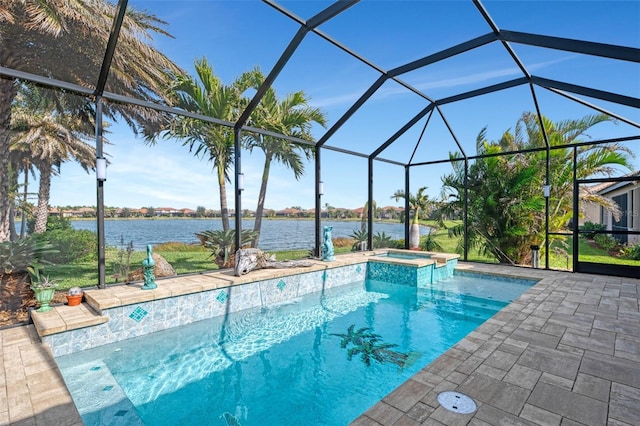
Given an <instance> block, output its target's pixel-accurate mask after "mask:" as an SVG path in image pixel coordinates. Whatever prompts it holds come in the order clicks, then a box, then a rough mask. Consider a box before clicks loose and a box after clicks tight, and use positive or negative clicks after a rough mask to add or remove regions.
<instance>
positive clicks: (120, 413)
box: [114, 410, 128, 417]
mask: <svg viewBox="0 0 640 426" xmlns="http://www.w3.org/2000/svg"><path fill="white" fill-rule="evenodd" d="M127 413H128V411H127V410H119V411H118V412H117V413H115V414H114V416H116V417H122V416H124V415H126V414H127Z"/></svg>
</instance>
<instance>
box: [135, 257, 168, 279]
mask: <svg viewBox="0 0 640 426" xmlns="http://www.w3.org/2000/svg"><path fill="white" fill-rule="evenodd" d="M151 257H153V261H154V262H155V266H154V268H153V274H154V275H155V277H156V278H162V277H173V276H174V275H177V274H176V270H175V269H173V266H171V264H170V263H169V262H167V260H166V259H165V258H164V257H162V256H160V255H159V254H158V253H153V254H152V255H151ZM143 280H144V271H143V268H142V267H139V268H137V269H134V270H133V271H131V272H130V273H129V276H128V277H127V281H128V282H133V281H143Z"/></svg>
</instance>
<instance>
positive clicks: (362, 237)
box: [349, 229, 369, 251]
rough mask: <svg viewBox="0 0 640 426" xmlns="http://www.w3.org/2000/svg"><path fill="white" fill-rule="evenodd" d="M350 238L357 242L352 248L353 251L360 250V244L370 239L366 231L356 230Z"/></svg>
mask: <svg viewBox="0 0 640 426" xmlns="http://www.w3.org/2000/svg"><path fill="white" fill-rule="evenodd" d="M349 236H350V237H351V238H353V239H354V240H355V242H354V243H353V245H352V246H351V251H358V250H360V243H362V242H367V240H368V239H369V233H368V232H367V231H366V230H365V229H354V230H353V233H352V234H351V235H349Z"/></svg>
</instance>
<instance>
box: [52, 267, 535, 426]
mask: <svg viewBox="0 0 640 426" xmlns="http://www.w3.org/2000/svg"><path fill="white" fill-rule="evenodd" d="M532 284H533V282H532V281H511V280H510V281H505V280H496V279H490V278H483V277H481V276H454V277H453V278H450V279H446V280H443V281H441V282H439V283H436V284H433V285H432V286H430V287H429V288H420V289H417V288H415V287H408V286H401V285H394V284H390V283H384V282H379V281H371V280H367V281H365V282H358V283H352V284H348V285H345V286H341V287H338V288H334V289H331V290H330V291H326V292H324V293H322V294H320V293H316V294H311V295H308V296H305V297H303V298H300V299H297V300H295V301H293V302H291V303H287V304H284V305H280V306H276V307H272V308H268V309H255V310H249V311H243V312H239V313H236V314H231V315H229V316H227V317H224V318H215V319H211V320H206V321H201V322H198V323H194V324H191V325H187V326H183V327H179V328H175V329H172V330H167V331H163V332H159V333H154V334H151V335H148V336H145V337H141V338H136V339H131V340H127V341H123V342H119V343H117V344H111V345H107V346H102V347H98V348H94V349H91V350H87V351H83V352H79V353H75V354H72V355H67V356H63V357H59V358H57V361H58V365H59V367H60V370H61V372H62V375H63V377H64V379H65V381H66V383H67V387H68V388H69V390H70V392H71V394H72V396H73V399H74V402H75V404H76V406H77V407H78V410H79V411H80V414H81V416H82V419H83V422H84V423H85V424H86V425H99V424H109V425H117V424H123V425H134V424H144V425H177V424H190V425H225V424H226V425H234V426H235V425H242V426H249V425H345V424H348V423H349V422H350V421H352V420H354V419H355V418H356V417H358V416H359V415H360V414H362V413H363V412H364V411H366V410H367V409H368V408H369V407H371V406H372V405H374V404H375V403H376V402H378V401H379V400H380V399H382V398H383V397H384V396H385V395H387V394H388V393H389V392H391V391H392V390H393V389H395V388H396V387H398V386H399V385H400V384H401V383H403V382H404V381H406V380H407V379H408V378H410V377H411V376H412V375H414V374H415V373H417V372H418V371H419V370H420V369H422V368H423V367H424V366H426V365H427V364H428V363H430V362H431V361H433V360H434V359H435V358H436V357H438V356H439V355H440V354H441V353H443V352H444V351H446V350H447V349H448V348H449V347H451V346H452V345H454V344H455V343H456V342H458V341H459V340H460V339H462V338H463V337H464V336H466V335H467V334H468V333H469V332H471V331H472V330H473V329H475V328H476V327H477V326H478V325H479V324H481V323H482V322H484V321H485V320H486V319H488V318H489V317H491V316H492V315H493V314H494V313H495V312H497V311H498V310H500V309H501V308H502V307H504V306H506V305H507V304H508V303H509V301H511V300H512V299H514V298H516V297H518V296H519V295H520V294H521V293H523V292H524V291H526V290H527V289H528V288H529V287H530V286H531V285H532Z"/></svg>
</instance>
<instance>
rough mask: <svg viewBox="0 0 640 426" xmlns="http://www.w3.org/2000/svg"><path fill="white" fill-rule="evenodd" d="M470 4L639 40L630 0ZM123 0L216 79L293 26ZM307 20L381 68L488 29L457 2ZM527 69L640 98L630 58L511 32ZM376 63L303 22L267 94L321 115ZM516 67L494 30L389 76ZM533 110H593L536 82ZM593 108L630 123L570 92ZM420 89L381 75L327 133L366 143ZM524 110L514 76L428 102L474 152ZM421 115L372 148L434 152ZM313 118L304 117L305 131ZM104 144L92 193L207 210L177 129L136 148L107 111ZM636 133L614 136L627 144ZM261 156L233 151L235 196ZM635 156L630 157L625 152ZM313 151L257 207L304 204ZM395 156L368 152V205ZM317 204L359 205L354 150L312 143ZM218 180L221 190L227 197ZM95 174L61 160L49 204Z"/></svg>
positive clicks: (254, 16)
mask: <svg viewBox="0 0 640 426" xmlns="http://www.w3.org/2000/svg"><path fill="white" fill-rule="evenodd" d="M281 4H282V5H283V6H284V7H286V8H288V9H289V10H290V11H292V12H293V13H294V14H296V15H298V16H299V17H301V18H302V19H309V18H311V17H312V16H313V15H314V14H315V13H317V12H319V11H320V10H322V9H323V8H325V7H327V6H328V5H330V4H331V2H328V1H285V2H282V3H281ZM483 4H484V6H485V7H486V9H487V10H488V12H489V14H490V16H491V17H492V18H493V20H494V22H495V23H496V24H497V26H498V27H499V28H500V29H503V30H512V31H521V32H530V33H540V34H544V35H552V36H558V37H566V38H575V39H582V40H588V41H598V42H602V43H610V44H619V45H625V46H631V47H636V48H638V47H640V2H638V1H562V2H558V1H534V2H527V1H485V2H483ZM129 5H130V6H132V7H134V8H136V9H142V10H146V11H148V12H150V13H153V14H155V15H156V16H158V17H160V18H161V19H163V20H165V21H167V22H168V23H169V25H168V27H167V29H168V31H169V32H170V33H171V34H172V35H173V36H174V37H175V38H173V39H170V38H167V37H162V36H157V37H156V38H155V40H154V44H155V45H156V47H157V48H159V49H160V50H162V51H163V52H165V53H166V54H167V55H168V56H169V57H170V58H171V59H172V60H174V61H175V62H176V63H177V64H178V65H179V66H181V67H182V68H184V69H185V70H187V71H188V72H190V73H193V62H194V60H195V59H196V58H200V57H202V56H206V57H207V59H208V60H209V62H210V63H211V64H212V65H213V68H214V71H215V73H216V74H217V75H218V76H220V78H221V79H222V80H223V81H224V82H225V83H230V82H231V81H232V80H233V79H235V78H236V77H237V76H239V75H240V74H241V73H242V72H244V71H247V70H249V69H251V68H253V67H254V66H259V67H260V68H261V69H262V70H263V72H264V73H265V74H266V73H268V72H269V70H270V69H271V67H272V66H273V65H274V64H275V62H276V61H277V59H278V58H279V56H280V55H281V53H282V51H283V50H284V49H285V47H286V46H287V44H288V43H289V41H290V39H291V38H292V36H293V35H294V34H295V32H296V31H297V29H298V25H297V24H296V23H295V22H293V21H292V20H291V19H289V18H287V17H285V16H284V15H282V14H280V13H278V12H277V11H275V10H274V9H272V8H271V7H270V6H268V5H266V4H264V3H262V2H258V1H204V0H200V1H197V0H193V1H161V0H156V1H136V0H130V2H129ZM320 29H321V30H322V31H323V32H324V33H326V34H328V35H329V36H331V37H332V38H333V39H335V40H337V41H339V42H340V43H343V44H344V45H346V46H348V47H349V48H351V49H352V50H354V51H356V52H357V53H359V54H360V55H362V56H363V57H364V58H366V59H367V60H369V61H370V62H372V63H374V64H375V65H376V66H378V67H380V68H382V69H385V70H388V69H393V68H395V67H398V66H400V65H403V64H405V63H407V62H410V61H413V60H416V59H419V58H421V57H424V56H428V55H430V54H432V53H435V52H438V51H440V50H443V49H446V48H448V47H451V46H454V45H456V44H458V43H461V42H464V41H466V40H469V39H471V38H474V37H478V36H481V35H484V34H486V33H488V32H490V31H491V30H490V27H489V26H488V25H487V23H486V22H485V21H484V20H483V18H482V16H481V15H480V13H479V12H478V10H477V9H476V8H475V6H474V5H473V4H472V3H471V1H439V2H438V1H403V0H395V1H391V0H381V1H372V0H363V1H362V2H361V3H358V4H356V5H355V6H353V7H351V8H350V9H349V10H347V11H345V12H343V13H342V14H341V15H339V16H338V17H336V18H334V19H333V20H331V21H329V22H328V23H326V24H325V25H323V26H321V27H320ZM512 47H513V49H514V50H515V52H516V54H517V55H518V57H519V58H520V59H521V60H522V62H524V64H525V66H526V68H527V69H528V71H529V72H530V73H531V74H533V75H535V76H540V77H545V78H549V79H555V80H560V81H564V82H570V83H575V84H579V85H583V86H590V87H594V88H597V89H600V90H605V91H610V92H615V93H619V94H624V95H628V96H632V97H640V66H638V64H633V63H630V62H627V63H625V62H622V61H612V60H607V59H602V58H594V57H588V56H586V55H579V54H573V53H570V52H564V51H554V50H550V49H541V48H534V47H529V46H524V45H517V44H512ZM379 75H380V74H379V73H378V72H377V71H375V70H373V69H371V68H370V67H368V66H367V65H364V64H362V63H361V62H359V61H358V60H356V59H354V58H352V57H351V56H350V55H348V54H346V53H344V52H342V51H340V50H338V49H336V48H335V47H334V46H333V45H331V44H329V43H328V42H327V41H325V40H323V39H321V38H320V37H318V36H317V35H315V34H309V35H307V37H306V38H305V40H304V41H303V42H302V45H301V46H300V47H299V49H298V50H297V51H296V53H295V54H294V55H293V57H292V58H291V60H290V61H289V63H288V64H287V66H286V67H285V68H284V70H283V71H282V73H281V74H280V75H279V76H278V78H277V79H276V81H275V83H274V87H275V89H276V91H277V93H278V94H279V95H280V97H284V96H285V95H286V94H287V93H291V92H293V91H298V90H303V91H304V92H305V93H306V94H307V95H308V96H309V97H310V98H311V105H312V106H316V107H320V108H322V109H323V110H324V111H325V112H326V115H327V118H328V123H329V127H330V126H331V125H333V124H334V123H335V122H336V121H337V120H338V119H339V118H340V117H341V116H342V114H343V113H344V112H345V111H346V110H347V109H348V108H349V107H350V106H351V105H352V104H353V103H354V102H355V101H356V100H357V99H358V97H359V96H360V95H361V94H362V93H363V92H364V91H366V90H367V88H368V87H369V86H370V85H371V84H372V83H373V82H374V81H375V80H376V79H377V78H378V76H379ZM521 76H522V74H521V73H520V71H519V69H518V67H517V66H516V65H515V63H514V62H513V60H512V59H511V58H510V56H509V55H508V53H507V52H506V50H505V49H504V48H503V47H502V45H501V44H499V43H495V42H494V43H491V44H489V45H487V46H484V47H482V48H479V49H477V50H474V51H471V52H467V53H465V54H462V55H459V56H457V57H453V58H450V59H447V60H445V61H442V62H438V63H436V64H432V65H430V66H428V67H425V68H423V69H419V70H416V71H412V72H409V73H406V74H404V75H402V76H400V79H401V80H402V81H404V82H405V83H407V84H409V85H411V86H413V87H414V88H416V89H418V90H420V91H422V92H424V93H425V94H426V95H428V96H429V97H431V98H432V99H442V98H446V97H448V96H452V95H455V94H458V93H462V92H467V91H470V90H474V89H478V88H481V87H484V86H487V85H491V84H496V83H500V82H503V81H508V80H511V79H514V78H518V77H521ZM536 96H537V98H538V101H539V103H540V107H541V109H542V112H543V113H544V114H545V115H547V116H548V117H549V118H551V119H552V120H553V121H560V120H565V119H574V118H576V119H577V118H581V117H584V116H585V115H587V114H592V113H595V111H594V110H592V109H589V108H587V107H585V106H583V105H579V104H577V103H575V102H572V101H569V100H567V99H565V98H563V97H561V96H559V95H557V94H554V93H551V92H550V91H547V90H546V89H543V88H536ZM582 98H583V99H585V100H587V101H588V102H591V103H594V104H596V105H598V106H600V107H602V108H605V109H606V110H609V111H611V112H614V113H617V114H620V115H622V116H625V117H627V118H629V119H631V120H633V121H635V122H640V112H639V111H638V110H637V109H633V108H629V107H621V106H619V105H614V104H608V103H606V102H603V101H599V100H595V99H589V98H584V97H582ZM427 104H428V103H427V101H425V100H424V99H422V98H421V97H419V96H417V95H415V94H414V93H411V92H410V91H408V90H406V89H405V88H404V87H402V86H401V85H400V84H398V83H396V82H393V81H388V82H387V83H385V85H384V86H383V87H382V88H381V89H380V90H379V91H378V92H377V93H376V94H375V95H374V96H373V97H372V98H371V99H370V100H369V101H368V102H367V103H366V104H365V105H364V106H363V107H362V108H361V109H360V110H359V111H358V112H357V113H356V114H355V115H354V116H353V117H352V118H351V120H349V121H348V122H347V124H345V125H344V126H343V127H342V128H340V129H339V130H338V131H337V132H336V133H335V134H334V135H333V137H332V138H331V139H330V140H329V141H328V142H327V145H330V146H335V147H339V148H341V149H347V150H352V151H359V152H365V153H367V154H369V153H371V152H372V151H374V150H375V149H376V148H377V147H378V146H380V145H381V144H382V143H383V142H384V141H385V140H387V138H389V137H390V136H391V135H393V134H394V133H395V132H396V131H397V130H398V129H399V128H400V127H402V126H403V125H404V124H405V123H406V122H407V121H409V120H410V119H411V118H412V117H413V116H414V115H415V114H416V113H417V112H418V111H420V110H421V109H423V108H424V107H425V106H426V105H427ZM533 109H534V105H533V102H532V100H531V92H530V90H529V88H528V86H519V87H516V88H512V89H508V90H505V91H501V92H498V93H493V94H489V95H484V96H481V97H477V98H472V99H468V100H465V101H462V102H456V103H452V104H447V105H443V106H442V108H441V111H442V113H443V115H444V117H445V118H446V123H448V124H449V125H450V126H451V128H452V129H453V131H454V134H455V136H456V138H457V139H458V141H459V142H460V144H461V145H462V147H463V149H464V150H465V152H466V153H467V154H468V155H473V154H474V153H475V139H476V136H477V134H478V133H479V131H480V130H481V129H482V128H483V127H485V126H487V127H488V137H489V139H490V140H495V139H498V138H499V137H500V136H501V135H502V133H503V132H504V131H506V130H507V129H509V128H513V127H514V126H515V124H516V121H517V119H518V118H519V117H520V116H521V114H522V113H523V112H525V111H532V110H533ZM425 120H426V117H425V118H424V119H422V120H420V122H418V123H417V124H416V125H415V126H413V127H412V128H411V129H410V130H409V131H408V132H407V133H405V134H404V135H403V136H402V137H401V138H400V139H399V140H398V141H396V143H394V144H393V145H392V146H391V147H390V148H388V149H387V150H385V151H384V152H383V153H382V154H381V157H383V158H387V159H391V160H395V161H400V162H403V163H404V162H406V161H408V159H409V158H410V157H411V153H412V152H413V151H414V149H415V145H416V143H417V141H418V140H420V141H421V142H420V144H419V146H418V148H417V149H415V156H414V161H433V160H441V159H445V158H448V153H449V152H450V151H454V150H456V149H457V148H456V143H455V141H454V139H453V137H452V136H451V134H450V133H449V131H448V130H447V126H446V124H445V121H444V120H443V119H442V117H441V116H440V115H438V114H434V115H433V116H432V117H431V118H430V120H429V124H428V126H427V127H426V130H425V131H424V134H423V135H422V137H421V136H420V135H421V133H422V131H423V128H424V126H425ZM324 131H325V130H324V129H322V128H319V127H318V128H314V135H315V137H316V138H317V139H319V138H320V137H321V136H322V134H323V133H324ZM638 134H639V131H638V129H637V128H634V127H632V126H630V125H628V124H626V123H618V124H613V123H606V124H603V125H600V126H597V127H594V128H593V129H592V130H591V131H590V132H589V135H590V136H591V137H592V138H593V139H600V138H612V137H622V136H632V135H638ZM108 139H109V141H110V143H111V144H110V145H109V146H107V147H106V148H105V150H106V152H108V154H109V155H110V161H111V164H110V166H109V168H108V180H107V182H106V184H105V204H106V205H108V206H120V207H131V208H139V207H143V206H153V207H175V208H182V207H186V208H192V209H195V208H196V207H197V206H205V207H206V208H211V209H219V197H218V188H217V184H216V180H215V175H214V174H213V172H212V169H211V165H210V164H209V163H207V162H205V161H203V160H200V159H198V158H194V157H193V155H192V154H190V153H189V152H188V150H187V149H186V148H185V147H182V146H181V144H180V143H179V142H177V141H160V142H159V143H158V144H157V145H155V146H153V147H149V146H147V145H145V144H144V143H143V141H142V140H140V139H139V138H136V137H135V135H134V134H133V133H132V132H131V131H130V130H129V129H128V128H127V127H126V126H124V125H123V124H119V123H116V124H114V125H113V126H112V127H111V134H110V135H108ZM639 144H640V142H638V141H635V142H632V143H630V144H628V147H629V148H631V149H633V150H634V151H636V152H640V150H639V149H638V147H639V146H640V145H639ZM263 160H264V159H263V157H262V156H261V155H260V153H259V152H257V151H254V152H253V153H251V154H249V153H248V152H243V153H242V168H243V172H244V174H245V187H246V190H245V191H244V193H243V199H242V203H243V208H248V209H252V210H253V209H255V207H256V200H257V196H258V190H259V184H260V176H261V174H262V164H263ZM634 161H635V168H636V169H638V168H640V159H639V158H636V159H635V160H634ZM313 170H314V165H313V163H312V162H311V163H308V164H307V165H306V171H307V172H306V174H305V176H304V177H303V178H302V179H300V180H299V181H296V180H295V179H294V177H293V174H292V173H291V172H290V171H288V170H286V169H284V168H283V167H279V166H276V165H274V166H273V167H272V170H271V175H270V179H269V189H268V192H267V200H266V207H267V208H273V209H282V208H285V207H290V206H296V205H297V206H302V207H303V208H312V207H313V206H314V186H313V179H314V175H313ZM450 170H451V169H450V166H449V165H448V164H442V165H437V166H430V167H414V168H412V171H411V188H412V192H414V191H416V190H417V188H419V187H421V186H428V187H429V193H430V194H431V195H432V196H434V197H437V196H438V195H439V192H440V176H441V175H442V174H445V173H448V172H450ZM403 179H404V168H403V167H400V166H395V165H390V164H387V163H381V162H375V165H374V199H375V200H376V202H377V203H378V205H379V206H386V205H401V202H395V201H393V200H391V199H390V197H391V195H392V194H393V193H394V192H395V190H397V189H400V188H403V187H404V180H403ZM322 180H323V181H324V188H325V190H324V192H325V195H324V196H323V200H322V203H323V204H324V203H329V204H330V205H332V206H335V207H346V208H357V207H362V205H363V204H364V203H365V201H366V197H367V160H366V159H364V158H359V157H353V156H348V155H345V154H342V153H338V152H334V151H329V150H323V152H322ZM232 188H233V187H232V185H229V187H228V202H229V205H230V206H233V197H232V196H233V191H232ZM95 193H96V192H95V179H94V176H93V175H87V174H86V173H84V171H82V169H80V168H79V167H78V166H75V165H73V164H71V163H66V164H63V165H62V173H61V175H60V176H59V177H55V178H54V179H53V182H52V192H51V204H52V205H62V206H64V205H95Z"/></svg>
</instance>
